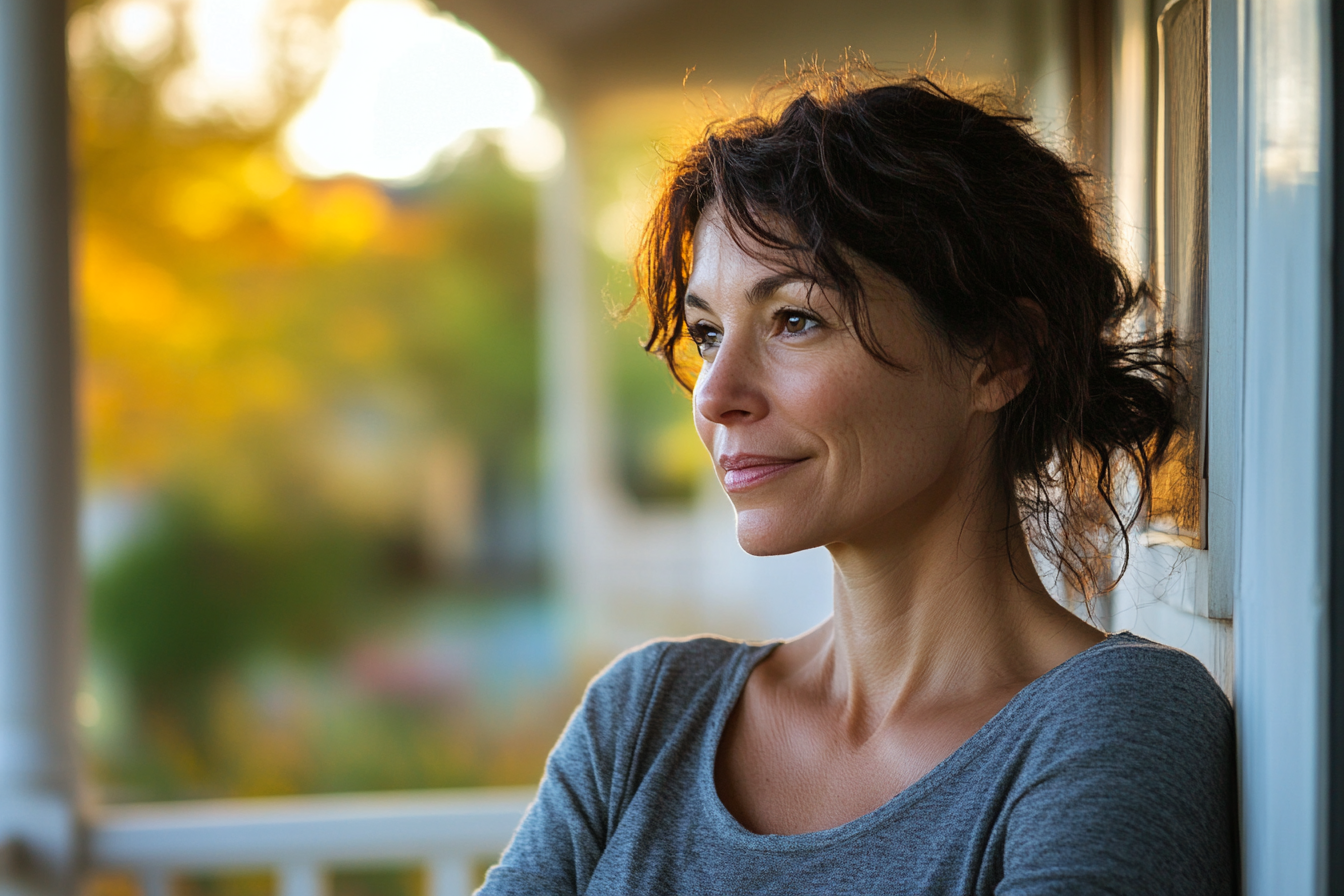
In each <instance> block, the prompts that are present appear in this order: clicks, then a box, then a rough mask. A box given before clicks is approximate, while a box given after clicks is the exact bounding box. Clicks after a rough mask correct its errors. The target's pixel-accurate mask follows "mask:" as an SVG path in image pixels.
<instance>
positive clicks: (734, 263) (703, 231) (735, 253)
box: [687, 205, 802, 294]
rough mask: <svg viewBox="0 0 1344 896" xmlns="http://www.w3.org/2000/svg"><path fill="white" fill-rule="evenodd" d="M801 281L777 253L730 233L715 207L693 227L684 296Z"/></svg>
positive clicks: (749, 238)
mask: <svg viewBox="0 0 1344 896" xmlns="http://www.w3.org/2000/svg"><path fill="white" fill-rule="evenodd" d="M767 278H768V279H780V278H785V279H787V280H789V281H793V280H801V279H802V278H801V277H799V276H798V272H797V268H796V265H790V264H788V262H787V259H786V258H785V257H784V256H783V254H782V253H780V252H779V250H777V249H772V248H770V247H767V246H763V245H761V244H760V243H759V242H757V241H756V240H754V239H752V238H751V237H750V236H749V235H747V234H743V233H740V232H739V233H737V234H736V238H735V235H734V234H733V233H732V232H731V231H730V229H729V226H728V224H727V222H726V221H725V220H724V218H723V214H722V212H721V211H720V210H719V208H718V206H717V205H716V206H711V207H710V209H709V210H708V211H706V213H705V214H704V216H703V217H701V219H700V223H699V224H697V225H696V228H695V234H694V236H693V238H692V243H691V276H690V279H689V281H688V283H687V292H690V293H696V294H706V293H712V294H718V293H720V292H722V291H724V290H728V291H730V292H734V291H739V290H740V288H741V286H742V284H743V283H755V282H757V281H760V280H763V279H767Z"/></svg>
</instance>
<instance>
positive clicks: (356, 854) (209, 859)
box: [88, 788, 533, 896]
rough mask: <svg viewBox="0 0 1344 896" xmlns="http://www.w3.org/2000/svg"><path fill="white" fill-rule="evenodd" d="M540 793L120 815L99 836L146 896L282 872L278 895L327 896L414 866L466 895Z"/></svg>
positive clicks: (433, 888) (314, 800)
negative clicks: (189, 884)
mask: <svg viewBox="0 0 1344 896" xmlns="http://www.w3.org/2000/svg"><path fill="white" fill-rule="evenodd" d="M532 795H533V790H532V789H531V788H521V789H515V788H489V789H475V790H458V791H453V790H446V791H429V792H422V793H389V794H357V795H341V796H304V797H282V798H265V799H239V800H211V801H201V802H183V803H158V804H142V805H126V806H109V807H105V808H103V809H101V810H100V812H99V815H98V816H97V817H96V818H95V820H94V823H93V825H92V826H91V829H90V833H89V844H88V845H89V859H90V863H91V865H92V867H93V868H94V869H95V870H98V871H109V870H120V871H129V872H131V873H133V874H134V875H135V876H136V877H137V878H138V879H139V881H140V885H141V889H142V892H143V896H170V894H171V888H172V887H171V885H172V879H173V876H174V875H176V874H182V873H192V872H227V871H255V870H268V869H269V870H273V871H274V872H275V874H276V880H277V887H276V893H277V896H323V894H324V893H325V892H326V890H327V884H326V882H327V875H328V874H329V873H330V872H331V871H332V870H334V869H340V868H343V867H351V866H361V865H363V866H367V865H375V864H377V865H387V864H406V865H410V866H420V867H422V868H423V869H424V871H425V875H426V878H425V879H426V886H425V896H466V894H468V893H470V892H471V888H472V886H473V885H474V883H475V875H474V872H475V870H476V868H478V867H479V864H478V863H480V862H483V861H490V860H493V859H494V858H495V857H497V856H498V855H499V854H500V852H502V851H503V849H504V847H505V846H506V845H507V844H508V841H509V837H510V835H511V834H512V833H513V829H514V828H515V827H516V826H517V824H518V821H519V819H520V818H521V817H522V814H523V811H524V810H525V809H526V808H527V805H528V803H529V802H530V801H531V799H532Z"/></svg>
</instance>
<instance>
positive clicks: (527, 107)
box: [285, 0, 563, 181]
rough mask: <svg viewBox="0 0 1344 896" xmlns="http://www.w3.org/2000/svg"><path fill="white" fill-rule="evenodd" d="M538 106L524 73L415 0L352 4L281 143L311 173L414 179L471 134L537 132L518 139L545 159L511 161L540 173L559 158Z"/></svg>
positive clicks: (520, 156)
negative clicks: (326, 63) (328, 59)
mask: <svg viewBox="0 0 1344 896" xmlns="http://www.w3.org/2000/svg"><path fill="white" fill-rule="evenodd" d="M536 108H537V93H536V90H535V89H534V88H533V86H532V82H531V80H530V79H529V78H528V77H527V75H526V74H524V73H523V71H522V69H520V68H518V66H516V65H514V64H513V63H512V62H508V61H505V60H502V59H499V58H498V57H497V56H496V54H495V51H494V48H493V47H491V46H490V44H489V43H487V42H486V41H485V39H484V38H482V37H481V36H480V35H478V34H476V33H475V32H474V31H470V30H468V29H466V28H463V27H462V26H460V25H458V24H457V23H456V22H455V21H453V20H452V19H450V18H448V17H447V16H445V15H442V14H439V13H436V12H433V11H432V10H431V9H430V8H429V7H427V6H426V5H424V4H423V3H421V2H419V0H353V2H351V4H350V5H349V6H347V7H346V8H345V11H344V12H342V13H341V16H340V18H339V19H338V20H337V23H336V50H335V55H334V56H333V59H332V63H331V67H330V68H329V69H327V73H326V75H325V76H324V78H323V80H322V84H321V86H320V87H319V88H318V90H317V93H316V94H315V95H314V96H313V98H312V99H311V100H310V101H309V103H308V105H307V106H305V107H304V108H303V109H302V110H301V111H300V112H299V114H298V115H297V116H295V118H294V120H293V121H291V122H290V123H289V126H288V127H287V129H286V131H285V148H286V150H287V151H288V153H289V156H290V158H291V159H292V160H293V162H294V164H295V165H296V166H297V167H298V168H299V170H300V171H302V172H304V173H306V174H309V175H312V176H317V177H325V176H331V175H335V174H341V173H352V174H361V175H364V176H365V177H371V178H376V179H378V180H386V181H414V180H418V179H420V178H422V177H424V176H425V175H426V174H427V173H429V172H430V171H431V170H432V169H433V167H434V165H435V163H436V162H437V161H438V160H439V159H440V158H441V157H443V156H444V154H445V153H451V152H452V151H453V149H455V148H457V147H459V146H460V145H461V143H462V141H463V140H464V138H467V137H468V135H469V134H470V133H471V132H473V131H478V130H484V129H525V130H526V131H533V132H536V133H533V134H531V136H530V138H526V139H524V140H523V142H524V143H527V144H532V148H535V149H538V150H540V151H539V152H535V153H533V154H532V155H536V156H542V157H541V158H535V159H534V158H530V157H529V153H528V151H527V150H528V148H529V147H527V146H524V147H522V148H515V152H514V153H512V155H513V156H514V158H513V159H512V161H514V163H515V164H517V163H518V162H522V165H521V166H519V167H523V168H528V167H531V168H534V169H545V168H548V167H550V166H551V165H553V164H554V163H555V162H556V161H558V158H555V156H557V155H558V153H557V151H556V147H555V146H554V143H555V139H554V138H555V137H556V136H557V134H554V133H547V132H546V131H547V128H546V124H544V123H541V122H544V120H543V119H537V118H534V116H533V113H534V112H535V111H536ZM550 131H554V126H553V125H552V126H550ZM518 136H519V135H515V136H514V137H513V140H512V142H518ZM509 143H510V140H509V139H506V140H505V141H504V145H505V147H506V150H507V148H508V146H509ZM542 144H545V145H542ZM560 149H561V150H562V149H563V145H561V147H560ZM545 156H549V158H547V157H545ZM547 163H549V164H547Z"/></svg>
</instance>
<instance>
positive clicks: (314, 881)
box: [279, 862, 327, 896]
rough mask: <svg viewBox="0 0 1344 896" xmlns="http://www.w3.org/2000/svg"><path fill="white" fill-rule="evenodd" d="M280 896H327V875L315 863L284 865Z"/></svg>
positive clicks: (281, 874)
mask: <svg viewBox="0 0 1344 896" xmlns="http://www.w3.org/2000/svg"><path fill="white" fill-rule="evenodd" d="M279 896H327V875H326V873H325V872H323V870H322V868H321V866H319V865H318V864H317V863H315V862H294V863H292V864H286V865H283V866H281V868H280V892H279Z"/></svg>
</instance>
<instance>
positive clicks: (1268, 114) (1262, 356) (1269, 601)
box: [1236, 0, 1344, 896]
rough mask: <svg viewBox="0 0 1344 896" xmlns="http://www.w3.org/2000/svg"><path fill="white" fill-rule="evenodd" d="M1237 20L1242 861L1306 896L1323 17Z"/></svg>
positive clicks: (1317, 858)
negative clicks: (1242, 230) (1241, 130)
mask: <svg viewBox="0 0 1344 896" xmlns="http://www.w3.org/2000/svg"><path fill="white" fill-rule="evenodd" d="M1245 8H1246V15H1247V18H1246V29H1247V31H1246V38H1247V41H1246V82H1245V91H1246V93H1245V96H1246V116H1247V117H1246V123H1247V132H1246V133H1247V146H1246V160H1247V165H1248V169H1249V170H1248V172H1247V174H1248V176H1247V181H1246V274H1245V276H1246V309H1245V310H1246V341H1245V381H1244V384H1243V386H1244V398H1243V405H1242V412H1243V415H1244V416H1243V422H1242V433H1243V436H1242V445H1241V450H1242V459H1243V463H1242V470H1243V479H1242V506H1241V519H1240V521H1239V527H1238V528H1239V532H1238V536H1237V537H1238V548H1239V550H1238V557H1239V562H1240V570H1239V571H1240V586H1239V588H1238V589H1237V595H1236V599H1237V603H1236V619H1237V624H1236V640H1237V676H1236V705H1237V728H1238V734H1239V746H1240V754H1241V755H1240V761H1241V788H1242V804H1241V819H1242V843H1243V846H1244V849H1243V856H1242V858H1243V861H1244V863H1245V879H1244V884H1245V892H1246V893H1247V894H1248V896H1308V894H1318V893H1323V892H1324V885H1323V884H1324V881H1323V871H1324V861H1323V859H1324V854H1323V853H1324V842H1325V841H1324V836H1323V822H1324V818H1325V812H1324V809H1325V805H1324V798H1325V792H1326V780H1325V768H1324V762H1323V750H1322V747H1323V745H1324V736H1325V724H1324V723H1325V720H1326V719H1327V718H1328V716H1327V715H1326V713H1327V707H1326V703H1325V696H1326V695H1325V671H1326V657H1325V650H1324V646H1325V645H1324V641H1325V632H1326V628H1325V623H1326V618H1325V610H1326V588H1327V561H1328V547H1327V546H1328V543H1329V542H1328V537H1327V536H1328V530H1327V522H1326V500H1327V495H1328V482H1329V480H1328V477H1327V465H1328V459H1329V453H1328V446H1327V438H1326V436H1327V421H1326V418H1325V411H1326V408H1327V396H1328V395H1329V392H1328V371H1329V357H1330V356H1329V352H1330V351H1331V350H1332V348H1331V346H1330V345H1329V342H1328V341H1329V334H1330V314H1329V289H1330V286H1329V277H1328V271H1329V256H1328V254H1327V252H1326V248H1325V247H1326V245H1327V242H1326V241H1327V237H1328V233H1329V230H1328V228H1329V223H1328V217H1327V216H1328V213H1329V207H1328V205H1327V198H1326V197H1327V196H1328V195H1329V192H1328V186H1329V184H1330V183H1331V172H1330V171H1329V168H1328V166H1329V157H1328V156H1326V155H1325V154H1323V152H1322V148H1323V145H1325V146H1328V143H1325V142H1324V141H1325V140H1326V128H1327V127H1328V125H1329V117H1328V112H1327V111H1326V110H1328V108H1329V106H1328V103H1329V101H1330V97H1329V94H1328V91H1327V89H1326V87H1325V83H1326V82H1325V78H1326V76H1327V75H1328V71H1329V69H1328V65H1329V57H1328V56H1326V55H1325V47H1326V41H1328V39H1329V34H1330V29H1329V27H1328V22H1329V19H1328V10H1329V4H1328V3H1326V2H1324V0H1249V2H1248V3H1247V5H1246V7H1245ZM1335 8H1336V10H1337V9H1338V8H1339V7H1338V4H1336V6H1335ZM1335 176H1337V173H1336V175H1335ZM1341 348H1344V347H1341V346H1338V345H1336V346H1334V347H1333V350H1334V351H1339V350H1341ZM1336 525H1338V523H1336Z"/></svg>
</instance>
